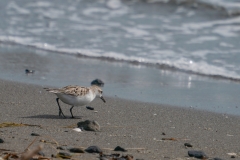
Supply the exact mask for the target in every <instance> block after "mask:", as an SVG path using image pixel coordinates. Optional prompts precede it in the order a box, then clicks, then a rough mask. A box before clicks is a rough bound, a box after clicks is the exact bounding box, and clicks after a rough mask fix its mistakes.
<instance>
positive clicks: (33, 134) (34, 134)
mask: <svg viewBox="0 0 240 160" xmlns="http://www.w3.org/2000/svg"><path fill="white" fill-rule="evenodd" d="M31 136H40V134H37V133H31Z"/></svg>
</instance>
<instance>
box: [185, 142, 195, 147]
mask: <svg viewBox="0 0 240 160" xmlns="http://www.w3.org/2000/svg"><path fill="white" fill-rule="evenodd" d="M184 146H185V147H186V148H187V147H193V146H192V145H191V144H190V143H184Z"/></svg>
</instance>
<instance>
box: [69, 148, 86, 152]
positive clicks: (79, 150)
mask: <svg viewBox="0 0 240 160" xmlns="http://www.w3.org/2000/svg"><path fill="white" fill-rule="evenodd" d="M69 152H72V153H85V151H84V149H83V148H70V149H69Z"/></svg>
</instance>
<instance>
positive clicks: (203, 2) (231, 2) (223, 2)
mask: <svg viewBox="0 0 240 160" xmlns="http://www.w3.org/2000/svg"><path fill="white" fill-rule="evenodd" d="M147 2H148V3H156V2H161V3H171V2H172V3H176V4H178V5H179V4H188V5H189V4H190V5H191V6H192V7H194V8H197V7H198V6H206V7H210V8H213V9H217V10H222V11H225V12H226V13H227V14H228V15H229V16H233V15H239V14H240V2H239V1H237V0H147Z"/></svg>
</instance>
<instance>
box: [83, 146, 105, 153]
mask: <svg viewBox="0 0 240 160" xmlns="http://www.w3.org/2000/svg"><path fill="white" fill-rule="evenodd" d="M85 151H86V152H88V153H101V152H102V150H101V149H100V148H99V147H98V146H90V147H88V148H87V149H85Z"/></svg>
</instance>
